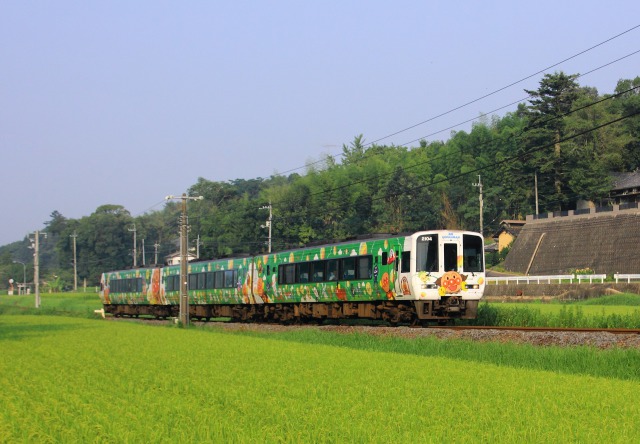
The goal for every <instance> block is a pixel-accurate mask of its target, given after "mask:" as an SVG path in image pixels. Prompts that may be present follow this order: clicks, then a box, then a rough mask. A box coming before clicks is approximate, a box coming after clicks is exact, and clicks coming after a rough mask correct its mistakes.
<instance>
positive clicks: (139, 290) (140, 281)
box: [138, 278, 142, 293]
mask: <svg viewBox="0 0 640 444" xmlns="http://www.w3.org/2000/svg"><path fill="white" fill-rule="evenodd" d="M141 292H142V278H138V293H141Z"/></svg>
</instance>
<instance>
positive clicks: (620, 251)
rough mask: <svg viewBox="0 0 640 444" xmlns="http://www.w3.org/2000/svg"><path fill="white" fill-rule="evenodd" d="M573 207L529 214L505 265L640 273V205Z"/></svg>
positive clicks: (541, 270)
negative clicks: (578, 210) (561, 212)
mask: <svg viewBox="0 0 640 444" xmlns="http://www.w3.org/2000/svg"><path fill="white" fill-rule="evenodd" d="M615 210H617V208H615ZM571 213H572V215H570V216H566V217H550V218H547V219H538V220H530V219H528V220H527V224H526V225H525V226H524V227H523V229H522V231H520V234H519V235H518V238H517V239H516V240H515V241H514V243H513V246H512V247H511V250H510V252H509V255H508V256H507V258H506V260H505V263H504V268H505V269H506V270H508V271H512V272H516V273H519V274H529V275H553V274H570V273H571V272H572V271H573V270H575V269H583V268H590V269H592V270H593V271H594V272H595V273H597V274H603V273H606V274H610V275H612V274H614V273H640V210H638V209H629V210H618V211H608V212H602V213H594V212H592V213H589V214H584V215H577V216H576V215H573V212H571ZM551 216H553V215H551Z"/></svg>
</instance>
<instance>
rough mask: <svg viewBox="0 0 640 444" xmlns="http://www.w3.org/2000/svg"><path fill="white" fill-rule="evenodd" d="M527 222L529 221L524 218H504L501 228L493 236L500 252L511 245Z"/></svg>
mask: <svg viewBox="0 0 640 444" xmlns="http://www.w3.org/2000/svg"><path fill="white" fill-rule="evenodd" d="M526 223H527V221H524V220H503V221H502V222H500V228H499V229H498V231H496V232H495V233H494V235H493V236H492V237H493V239H494V240H495V241H496V244H497V245H498V252H500V251H502V250H504V249H505V248H507V247H508V246H509V245H511V243H512V242H513V241H514V240H515V238H516V237H518V234H519V233H520V231H521V230H522V227H524V225H525V224H526Z"/></svg>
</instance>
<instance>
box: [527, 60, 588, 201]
mask: <svg viewBox="0 0 640 444" xmlns="http://www.w3.org/2000/svg"><path fill="white" fill-rule="evenodd" d="M577 77H578V75H577V74H572V75H566V74H564V73H563V72H559V73H554V74H545V76H544V77H543V79H542V80H541V81H540V87H539V88H538V89H537V90H534V91H530V90H525V91H526V92H527V94H529V95H530V96H531V98H530V99H529V106H528V107H527V109H526V117H527V118H528V120H529V122H528V126H527V132H526V137H525V139H524V140H525V141H526V142H528V143H526V146H527V150H533V149H536V150H537V149H539V148H541V147H544V146H553V150H550V149H543V150H539V151H536V152H535V154H534V155H533V163H534V166H535V168H536V170H537V171H538V172H539V173H540V175H541V176H543V177H544V176H548V177H550V178H551V181H550V182H552V183H553V191H552V192H551V193H550V195H549V194H546V196H547V199H546V200H547V202H548V203H549V205H555V206H556V207H557V208H558V209H562V206H563V205H566V204H567V203H568V202H569V200H570V198H569V194H570V193H569V192H568V190H567V183H566V179H565V173H566V162H565V158H564V157H563V151H562V144H561V143H560V141H561V140H562V138H563V137H564V135H565V126H566V121H565V117H564V116H565V115H566V114H567V113H568V112H569V111H571V109H572V107H573V104H574V102H575V101H576V100H577V99H578V97H579V88H580V87H579V85H578V83H577V82H576V80H575V79H576V78H577ZM550 182H547V183H550ZM542 183H543V184H544V183H545V181H544V179H543V180H542Z"/></svg>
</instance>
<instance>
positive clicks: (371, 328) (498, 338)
mask: <svg viewBox="0 0 640 444" xmlns="http://www.w3.org/2000/svg"><path fill="white" fill-rule="evenodd" d="M107 319H112V320H127V319H129V320H131V319H132V318H116V317H107ZM139 321H142V320H141V319H139ZM143 322H148V323H164V324H168V323H170V322H173V321H171V320H164V321H160V320H152V319H146V320H144V321H143ZM193 324H195V325H198V326H199V327H200V328H207V329H212V330H221V331H228V332H244V331H252V332H258V333H267V334H268V333H271V332H273V333H279V332H290V331H294V330H296V329H305V328H310V329H318V330H320V331H326V332H333V333H341V334H352V333H358V334H369V335H373V336H385V337H399V338H404V339H419V338H427V337H435V338H438V339H442V340H449V339H459V340H465V341H473V342H479V343H480V342H500V343H516V344H530V345H534V346H542V347H545V346H555V347H580V346H589V347H594V348H599V349H610V348H628V349H637V350H640V329H620V328H616V329H602V328H549V327H492V326H451V325H449V326H429V327H409V326H398V327H389V326H384V325H347V324H325V325H311V324H306V325H281V324H259V323H240V322H193Z"/></svg>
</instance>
